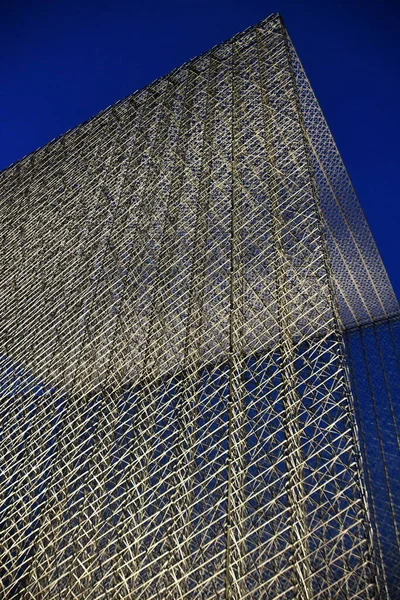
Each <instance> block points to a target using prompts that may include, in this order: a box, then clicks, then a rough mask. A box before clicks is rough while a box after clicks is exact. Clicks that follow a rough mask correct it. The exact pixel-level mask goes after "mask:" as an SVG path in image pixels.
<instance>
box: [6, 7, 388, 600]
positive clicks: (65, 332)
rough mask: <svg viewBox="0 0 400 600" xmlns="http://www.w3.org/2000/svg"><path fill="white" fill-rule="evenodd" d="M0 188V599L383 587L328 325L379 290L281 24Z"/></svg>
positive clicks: (128, 104)
mask: <svg viewBox="0 0 400 600" xmlns="http://www.w3.org/2000/svg"><path fill="white" fill-rule="evenodd" d="M0 178H1V188H0V189H1V204H0V210H1V215H2V217H1V221H0V228H1V240H2V245H1V256H0V261H1V273H2V275H1V280H0V295H1V329H0V332H1V333H0V335H1V338H0V343H1V367H0V369H1V370H0V389H1V393H2V397H3V401H2V405H1V411H2V412H1V415H2V416H1V424H2V428H3V437H2V440H1V442H0V451H1V453H2V464H3V469H2V472H1V475H0V482H1V488H0V490H1V491H0V494H1V495H0V502H1V503H0V530H1V535H2V540H3V542H2V545H1V546H0V555H1V558H0V561H1V563H0V574H1V577H0V589H1V590H2V593H3V596H4V597H5V598H10V599H11V598H12V599H14V598H24V599H28V598H29V599H39V598H40V599H45V598H46V599H47V598H48V599H50V598H51V599H53V598H60V599H61V598H63V599H64V598H68V599H78V598H79V599H82V598H85V599H86V598H90V599H100V598H121V599H122V598H135V600H136V599H145V598H146V599H147V598H148V599H153V598H154V599H172V598H174V599H176V598H179V599H181V598H182V599H183V598H188V599H189V598H190V599H192V598H193V599H194V598H199V599H200V598H201V599H205V598H210V599H211V598H232V599H233V598H235V599H236V598H237V599H244V598H254V599H256V598H257V599H259V598H287V599H289V598H306V599H308V598H310V599H311V598H313V599H314V598H315V599H316V598H337V599H339V598H343V599H345V600H349V599H352V598H365V599H367V598H380V597H385V596H384V594H386V587H387V586H386V583H385V573H384V572H383V570H382V568H383V567H382V565H383V562H384V561H382V560H381V558H380V557H381V554H382V553H379V548H378V546H377V540H378V541H379V540H380V537H379V535H378V533H377V529H378V528H379V527H380V521H379V519H378V518H375V516H374V515H372V516H373V518H372V525H371V515H370V509H369V505H368V500H367V497H368V498H369V499H370V500H371V501H372V502H374V494H373V493H372V495H371V493H368V492H369V490H368V488H369V487H371V482H370V480H369V479H368V477H367V485H366V486H365V485H364V483H363V466H362V464H363V459H364V462H365V463H366V462H367V454H368V452H369V450H368V449H367V447H366V446H365V445H364V446H363V454H364V456H363V457H362V456H361V454H360V440H361V443H362V444H363V443H364V442H363V440H362V438H359V434H358V430H357V429H356V424H355V412H354V399H353V395H352V393H351V388H350V383H349V378H348V359H346V355H345V346H344V343H343V333H342V331H343V326H344V327H345V328H346V327H347V328H348V327H349V326H353V325H360V324H362V323H365V322H367V321H368V320H370V321H374V320H376V319H378V318H382V317H388V316H390V315H393V314H394V313H396V311H397V310H398V308H397V301H396V299H395V297H394V294H393V291H392V288H391V286H390V283H389V281H388V279H387V276H386V273H385V270H384V268H383V265H382V263H381V260H380V257H379V254H378V252H377V250H376V247H375V245H374V242H373V240H372V238H371V235H370V232H369V229H368V227H367V225H366V223H365V219H364V217H363V215H362V212H361V209H360V207H359V204H358V201H357V199H356V197H355V196H354V192H353V191H352V188H351V186H350V183H349V180H348V176H347V174H346V172H345V170H344V167H343V165H342V162H341V160H340V157H339V155H338V153H337V150H336V147H335V145H334V143H333V141H332V138H331V136H330V134H329V131H328V129H327V126H326V124H325V121H324V120H323V117H322V115H321V112H320V109H319V108H318V105H317V103H316V101H315V98H314V96H313V94H312V91H311V89H310V88H309V84H308V83H307V80H306V78H305V75H304V72H303V70H302V68H301V65H300V63H299V61H298V59H297V57H296V55H295V53H294V50H293V47H292V45H291V42H290V40H289V38H288V36H287V33H286V30H285V28H284V26H283V23H282V21H281V19H280V17H279V16H278V15H273V16H272V17H270V18H268V19H266V20H265V21H263V22H262V23H260V24H259V25H257V26H255V27H253V28H250V29H248V30H246V31H245V32H243V33H241V34H239V35H237V36H235V37H234V38H232V39H231V40H229V41H228V42H225V43H223V44H221V45H220V46H217V47H215V48H213V49H212V50H211V51H209V52H207V53H206V54H204V55H202V56H200V57H198V58H196V59H194V60H193V61H190V62H189V63H187V64H185V65H183V66H182V67H180V68H179V69H177V70H175V71H173V72H172V73H170V74H169V75H167V76H166V77H164V78H162V79H160V80H158V81H156V82H154V83H153V84H151V85H150V86H148V87H147V88H145V89H144V90H141V91H139V92H136V93H135V94H133V95H132V96H130V97H129V98H127V99H126V100H124V101H122V102H120V103H118V104H117V105H115V106H113V107H111V108H109V109H107V110H106V111H104V112H102V113H100V114H99V115H98V116H96V117H95V118H93V119H92V120H90V121H89V122H87V123H85V124H83V125H81V126H80V127H78V128H76V129H75V130H73V131H71V132H69V133H67V134H65V135H64V136H62V137H61V138H60V139H58V140H56V141H55V142H52V143H51V144H49V145H47V146H46V147H44V148H42V149H40V150H39V151H37V152H36V153H34V154H32V155H30V156H29V157H26V158H25V159H23V160H22V161H20V162H19V163H17V164H16V165H14V166H12V167H10V168H9V169H7V170H6V171H4V172H3V173H2V174H1V175H0ZM348 348H349V346H348ZM360 364H361V363H360ZM356 368H359V364H358V363H356ZM360 368H361V367H360ZM357 406H358V404H357ZM362 419H363V416H362V415H361V420H362ZM367 471H368V468H367ZM390 476H391V475H390V474H388V477H390Z"/></svg>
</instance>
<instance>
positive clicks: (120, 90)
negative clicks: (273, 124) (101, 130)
mask: <svg viewBox="0 0 400 600" xmlns="http://www.w3.org/2000/svg"><path fill="white" fill-rule="evenodd" d="M272 12H280V13H281V14H282V16H283V18H284V20H285V23H286V25H287V27H288V29H289V33H290V35H291V37H292V40H293V42H294V44H295V45H296V48H297V51H298V53H299V55H300V58H301V60H302V62H303V64H304V67H305V69H306V71H307V74H308V76H309V78H310V80H311V84H312V86H313V87H314V90H315V92H316V95H317V98H318V99H319V101H320V104H321V106H322V109H323V111H324V113H325V116H326V118H327V120H328V123H329V125H330V127H331V130H332V132H333V135H334V137H335V139H336V142H337V144H338V146H339V150H340V151H341V153H342V156H343V158H344V161H345V163H346V165H347V168H348V170H349V173H350V176H351V178H352V180H353V183H354V186H355V188H356V191H357V192H358V195H359V197H360V201H361V204H362V206H363V208H364V211H365V213H366V216H367V219H368V221H369V223H370V226H371V229H372V231H373V234H374V237H375V239H376V241H377V244H378V247H379V249H380V252H381V254H382V257H383V260H384V262H385V265H386V268H387V270H388V272H389V276H390V277H391V279H392V282H393V285H394V288H395V290H396V292H397V295H398V297H399V296H400V268H399V265H398V254H399V247H400V242H399V237H400V233H399V222H400V203H399V191H398V190H399V185H398V180H399V171H400V166H399V139H400V117H399V114H400V112H399V108H398V107H399V104H400V77H399V71H400V69H399V64H400V42H399V40H400V3H395V2H394V0H393V2H390V1H389V0H383V1H380V2H379V1H378V0H376V1H370V2H368V1H366V2H362V1H361V0H348V1H343V2H340V1H339V0H331V1H323V0H318V1H317V0H305V1H304V2H301V1H299V0H297V1H295V0H280V1H275V0H274V1H272V0H264V1H263V2H261V1H259V0H242V1H240V2H239V1H228V0H212V1H211V0H204V1H202V2H201V3H199V2H196V1H195V2H190V0H186V1H181V0H172V1H170V2H167V1H165V0H164V1H161V0H148V1H147V2H135V1H132V0H131V1H130V2H128V1H125V0H121V1H119V2H117V1H115V2H103V1H102V0H97V1H94V0H81V1H80V2H78V1H77V0H69V1H67V0H61V1H57V0H53V1H51V2H40V0H38V1H37V2H26V1H23V0H21V1H18V0H14V1H10V0H5V2H3V3H2V8H0V45H1V47H2V52H1V56H2V59H1V61H0V76H1V95H0V136H1V137H0V139H1V145H0V169H3V168H5V167H7V166H8V165H9V164H10V163H12V162H15V161H16V160H18V159H20V158H22V156H24V155H26V154H28V153H30V152H32V151H33V150H35V149H36V148H38V147H40V146H42V145H43V144H45V143H47V142H48V141H50V140H51V139H52V138H54V137H57V136H58V135H60V134H62V133H64V132H65V131H66V130H67V129H70V128H71V127H74V126H76V125H78V124H79V123H81V122H82V121H84V120H86V119H88V118H89V117H91V116H93V115H94V114H96V113H97V112H98V111H100V110H101V109H103V108H105V107H106V106H108V105H110V104H113V103H114V102H116V101H117V100H119V99H120V98H122V97H124V96H127V95H128V94H130V93H132V92H133V91H135V90H136V89H139V88H141V87H143V86H145V85H146V84H148V83H150V82H151V81H153V80H154V79H156V78H157V77H159V76H161V75H164V74H165V73H167V72H168V71H170V70H171V69H173V68H174V67H177V66H179V65H180V64H181V63H183V62H184V61H186V60H189V59H190V58H193V57H194V56H196V55H197V54H200V53H202V52H204V51H206V50H208V49H209V48H210V47H211V46H213V45H215V44H217V43H219V42H220V41H222V40H224V39H226V38H229V37H230V36H231V35H233V34H234V33H236V32H238V31H240V30H242V29H244V28H246V27H248V26H249V25H252V24H254V23H256V22H258V21H260V20H261V19H262V18H264V17H266V16H268V15H269V14H271V13H272Z"/></svg>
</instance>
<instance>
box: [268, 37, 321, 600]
mask: <svg viewBox="0 0 400 600" xmlns="http://www.w3.org/2000/svg"><path fill="white" fill-rule="evenodd" d="M261 44H262V40H261V37H260V33H259V32H257V50H258V60H259V67H260V78H261V82H260V87H261V93H262V103H263V114H264V131H265V138H266V139H265V144H266V153H267V160H268V164H269V169H268V172H269V177H268V182H267V187H268V196H269V202H270V207H271V232H272V244H273V248H274V254H275V258H274V260H275V264H274V273H275V294H276V307H277V315H276V317H277V325H278V329H279V337H280V354H281V377H282V390H283V395H282V402H283V408H284V419H285V423H284V424H283V427H284V432H285V437H286V453H285V454H286V459H285V460H286V468H287V495H288V503H289V514H290V541H291V547H292V573H293V575H292V579H293V583H294V585H295V586H296V588H297V590H298V597H299V598H302V599H307V600H309V599H311V598H312V587H311V568H310V563H309V559H308V548H307V525H306V518H305V509H304V488H303V481H302V479H303V469H302V463H303V458H302V452H301V440H300V425H299V419H298V413H299V407H300V404H301V399H300V398H299V396H298V394H297V392H296V385H297V381H296V373H295V368H294V361H295V353H294V350H293V340H292V324H291V318H290V314H289V313H288V310H287V302H286V301H285V300H286V299H287V297H288V292H289V289H288V286H289V282H288V280H287V275H286V273H287V269H288V262H287V259H286V257H285V249H284V245H283V240H282V235H283V228H284V219H283V216H282V213H281V209H280V205H279V181H278V178H277V168H276V164H275V152H274V142H273V132H272V120H273V115H272V113H271V110H270V104H269V99H268V85H267V82H266V80H265V75H264V73H265V69H264V68H263V65H262V51H261Z"/></svg>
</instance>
